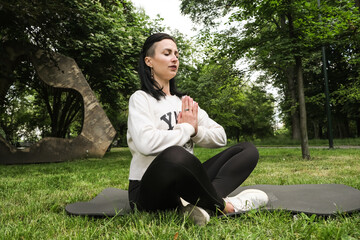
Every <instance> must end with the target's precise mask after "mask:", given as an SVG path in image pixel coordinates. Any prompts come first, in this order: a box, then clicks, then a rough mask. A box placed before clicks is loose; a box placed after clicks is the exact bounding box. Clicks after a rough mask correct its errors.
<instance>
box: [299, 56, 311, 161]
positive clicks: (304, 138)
mask: <svg viewBox="0 0 360 240" xmlns="http://www.w3.org/2000/svg"><path fill="white" fill-rule="evenodd" d="M295 62H296V67H295V69H296V76H297V83H298V96H299V110H300V132H301V152H302V157H303V158H304V159H310V151H309V142H308V133H307V124H306V107H305V94H304V79H303V69H302V59H301V57H295Z"/></svg>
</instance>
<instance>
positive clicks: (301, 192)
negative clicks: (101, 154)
mask: <svg viewBox="0 0 360 240" xmlns="http://www.w3.org/2000/svg"><path fill="white" fill-rule="evenodd" d="M248 188H255V189H260V190H263V191H264V192H266V193H267V195H268V196H269V203H268V204H267V205H266V206H265V207H264V208H262V209H266V210H272V211H273V210H285V211H290V212H292V213H301V212H302V213H305V214H316V215H323V216H331V215H335V214H338V213H352V212H356V211H360V191H359V190H357V189H355V188H352V187H349V186H346V185H342V184H300V185H254V186H246V187H241V186H240V187H238V188H237V189H235V190H234V191H233V192H232V193H231V194H229V196H234V195H236V194H238V193H240V192H241V191H243V190H245V189H248ZM65 210H66V212H67V213H68V214H70V215H77V216H94V217H105V216H108V217H113V216H120V215H125V214H127V213H130V212H131V208H130V205H129V200H128V193H127V191H126V190H121V189H117V188H106V189H104V190H103V191H102V192H101V193H100V194H98V195H97V196H96V197H95V198H93V199H92V200H90V201H87V202H76V203H72V204H68V205H67V206H66V207H65ZM243 213H244V212H238V213H231V214H228V216H236V215H238V214H243Z"/></svg>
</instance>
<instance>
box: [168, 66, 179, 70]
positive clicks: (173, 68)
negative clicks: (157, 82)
mask: <svg viewBox="0 0 360 240" xmlns="http://www.w3.org/2000/svg"><path fill="white" fill-rule="evenodd" d="M169 68H170V69H171V70H176V69H177V66H175V65H173V66H169Z"/></svg>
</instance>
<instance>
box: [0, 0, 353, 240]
mask: <svg viewBox="0 0 360 240" xmlns="http://www.w3.org/2000/svg"><path fill="white" fill-rule="evenodd" d="M137 2H138V1H137ZM179 3H180V5H179V7H180V9H179V10H178V11H179V12H181V13H182V14H185V16H188V17H189V18H190V19H191V20H192V21H193V22H194V23H193V24H194V26H193V27H194V28H195V29H196V31H195V30H194V31H193V32H192V33H191V34H190V35H186V33H185V31H184V30H178V29H181V28H180V27H179V28H177V25H178V26H180V25H181V24H182V22H181V21H178V23H174V24H171V26H167V24H165V22H164V21H163V20H162V19H161V15H160V16H159V17H155V18H154V17H152V18H150V17H149V16H148V15H147V13H146V10H145V11H144V10H143V9H141V8H139V5H136V4H138V3H132V2H131V1H126V0H108V1H105V0H103V1H101V0H99V1H96V0H83V1H76V0H66V1H63V0H54V1H45V0H33V1H24V0H15V1H5V0H1V1H0V43H1V45H0V60H1V61H0V64H1V65H0V66H1V68H0V70H1V71H0V86H1V87H3V86H4V85H8V86H9V88H8V89H9V90H8V91H6V92H3V91H0V137H1V138H3V139H5V140H6V141H7V142H9V143H11V144H12V145H14V146H17V147H19V148H24V147H25V148H26V147H29V145H30V144H33V143H35V142H37V141H39V140H40V139H42V138H45V137H59V138H74V137H76V136H77V135H78V134H79V133H80V132H81V127H82V121H83V112H82V111H83V108H82V99H81V97H80V96H79V94H77V93H76V92H75V91H71V90H66V89H56V88H51V87H49V86H47V85H45V84H44V83H43V82H42V81H41V80H40V79H39V77H38V76H37V75H36V72H35V70H34V68H33V66H32V64H31V62H30V61H29V60H28V59H26V58H23V59H20V61H18V62H17V64H16V65H15V66H14V68H13V69H11V71H10V72H9V71H5V69H7V68H6V66H4V63H5V62H6V61H5V60H6V59H4V56H6V54H4V51H5V49H4V47H3V46H5V45H7V44H11V45H12V46H15V47H16V46H19V47H22V46H24V45H25V46H28V45H31V46H32V47H36V48H39V49H44V50H45V51H54V52H58V53H61V54H63V55H66V56H69V57H71V58H73V59H75V61H76V63H77V64H78V65H79V67H80V68H81V70H82V72H83V74H84V76H85V77H86V79H87V81H88V83H89V85H90V86H91V88H92V90H93V91H94V92H95V94H96V96H97V97H98V100H99V102H100V104H101V106H102V107H103V109H104V110H105V112H106V114H107V116H108V117H109V119H110V121H111V123H112V125H113V126H114V127H115V129H116V131H117V136H116V138H115V139H114V142H113V143H112V145H111V149H109V152H108V153H107V154H106V155H105V156H104V158H103V159H93V158H90V159H82V160H78V161H76V162H69V163H61V164H55V165H54V164H48V165H29V166H1V168H0V170H1V179H2V181H1V184H0V187H1V190H2V191H1V212H0V214H1V225H2V226H3V227H2V228H1V232H0V234H1V236H2V237H5V238H8V237H10V238H28V239H30V238H36V237H40V238H56V237H57V234H58V233H57V231H58V232H62V233H63V234H64V238H82V237H86V238H99V237H100V238H117V237H118V238H121V236H123V235H122V234H124V236H128V237H137V238H139V237H140V238H144V239H145V238H148V237H150V238H160V237H159V236H166V237H167V238H169V236H172V237H173V236H176V233H178V235H179V236H180V237H181V236H183V238H186V236H188V237H189V238H196V237H203V238H211V236H212V234H214V236H220V238H231V237H233V236H242V237H243V238H244V236H250V238H255V237H256V236H258V237H260V238H269V237H270V238H271V237H273V238H276V237H277V236H280V238H304V239H305V238H306V239H308V238H322V239H327V237H329V236H330V238H331V237H332V238H335V239H341V238H347V239H357V238H359V236H360V233H359V230H358V229H359V226H360V224H359V222H360V220H359V215H358V214H357V215H356V214H355V215H354V216H351V217H347V216H346V217H344V216H341V217H339V218H334V219H330V220H329V219H323V218H316V217H308V216H303V215H301V216H298V217H297V219H298V220H294V218H293V217H292V216H290V215H288V214H287V213H263V215H262V214H260V215H256V213H254V216H251V217H246V216H244V217H242V218H240V219H229V220H227V221H229V222H230V224H229V225H232V226H236V230H234V229H233V228H230V227H229V226H224V228H220V227H219V226H222V225H223V223H224V222H221V221H220V222H217V220H213V221H215V222H214V223H213V225H212V226H211V227H210V228H209V229H208V230H207V231H205V232H202V233H201V231H200V230H198V229H197V228H196V227H193V226H191V225H190V227H189V225H188V222H187V221H186V220H184V219H182V218H181V217H178V216H173V215H171V214H168V215H162V214H160V213H159V215H156V216H154V215H151V214H150V215H145V216H141V215H139V214H135V215H133V216H128V217H124V218H123V219H103V220H99V219H92V220H89V219H78V218H74V220H72V219H71V218H67V216H66V214H65V213H64V210H63V208H64V206H65V205H66V204H67V203H71V202H74V201H81V200H86V199H91V198H92V197H94V196H95V195H96V194H97V193H99V192H100V191H101V189H103V188H105V187H118V188H123V189H126V188H127V171H128V164H129V161H130V158H131V157H130V155H129V152H128V149H127V148H126V121H127V107H128V106H127V104H128V99H129V96H130V95H131V94H132V93H133V92H134V91H135V90H136V89H138V87H139V80H138V77H137V73H136V68H137V61H138V55H139V52H140V49H141V46H142V43H143V42H144V40H145V39H146V37H148V36H149V35H150V34H152V33H155V32H168V33H170V34H172V35H173V36H174V37H175V38H176V40H177V44H178V48H179V50H180V56H181V57H180V62H181V67H180V71H179V74H178V76H177V84H178V87H179V88H180V89H181V90H182V91H184V92H186V93H187V94H188V95H190V96H193V97H194V99H195V100H196V101H197V102H198V103H199V105H200V107H202V108H203V109H205V110H206V111H207V112H208V114H209V115H210V116H211V117H212V118H213V119H214V120H216V121H217V122H218V123H220V124H221V125H223V126H224V128H225V130H226V132H227V135H228V138H229V144H232V143H236V142H238V141H252V142H254V143H255V144H256V145H257V146H267V147H274V146H276V147H279V146H282V147H283V146H294V147H295V148H294V149H292V148H290V149H282V148H276V149H272V148H260V155H261V159H260V161H261V162H260V164H259V167H258V169H259V170H257V171H255V172H254V175H253V176H252V178H250V179H249V181H248V182H246V183H245V184H246V185H251V184H299V183H341V184H347V185H350V186H353V187H355V188H358V189H359V188H360V182H359V179H358V175H359V173H360V163H359V154H358V153H359V152H358V149H357V148H356V147H357V146H359V145H360V144H359V142H360V141H359V136H360V101H359V100H360V76H359V73H360V68H359V64H360V58H359V54H360V46H359V45H360V34H359V27H360V17H359V15H360V10H359V6H360V3H359V1H358V0H352V1H350V0H349V1H321V4H320V6H319V1H315V0H311V1H310V0H309V1H308V0H297V1H292V0H290V1H279V0H278V1H275V0H267V1H251V2H250V1H236V0H235V1H220V0H204V1H193V0H181V1H179ZM155 4H161V1H156V2H154V5H155ZM164 5H165V4H164ZM136 6H137V7H136ZM159 8H160V6H159ZM194 32H195V33H194ZM322 50H324V51H322ZM323 52H324V53H325V54H324V55H325V56H326V58H325V61H324V58H323V56H324V55H323ZM324 63H326V68H323V66H324ZM244 66H246V67H245V68H244ZM325 70H326V73H327V76H328V81H327V82H328V88H329V105H328V106H329V110H330V119H331V125H329V118H328V116H329V115H327V112H326V106H327V103H326V102H327V101H326V100H327V99H326V98H327V97H326V91H325V90H326V89H325V86H326V84H325V80H324V73H325ZM255 73H256V74H255ZM4 89H5V87H4ZM6 89H7V88H6ZM269 89H270V90H269ZM274 93H276V94H274ZM330 133H331V135H333V137H334V148H335V149H332V150H329V149H328V147H329V140H328V139H329V137H330ZM311 146H323V147H324V149H321V148H316V149H314V148H311ZM344 146H346V147H347V148H349V147H350V146H352V148H349V149H343V148H344ZM214 151H216V150H203V149H196V153H197V154H198V155H199V157H200V159H202V160H204V159H206V157H207V156H210V155H211V154H213V153H214ZM303 159H307V160H309V159H311V161H304V160H303ZM279 166H281V168H280V167H279ZM99 170H101V171H99ZM277 214H279V215H277ZM274 215H275V216H274ZM136 219H137V220H136ZM139 219H140V220H139ZM274 219H277V220H274ZM52 221H54V223H52V224H49V222H52ZM169 221H170V222H171V224H169V225H168V226H167V225H166V224H167V223H168V222H169ZM240 221H241V222H243V223H244V224H243V225H241V223H240ZM271 221H272V223H270V222H271ZM265 222H266V224H265ZM264 224H265V226H264ZM45 225H47V227H45ZM120 225H121V226H122V227H121V228H120V229H118V227H119V226H120ZM277 225H279V226H281V227H280V228H279V230H277V229H278V227H277ZM166 226H167V227H168V228H167V227H166ZM83 227H86V228H87V230H84V229H83ZM266 227H267V228H268V229H269V230H266V229H265V228H266ZM146 228H148V229H146ZM161 229H162V230H161ZM164 229H165V230H164ZM217 231H220V232H218V233H216V232H217ZM182 234H183V235H182ZM203 234H205V235H203ZM251 236H252V237H251ZM58 237H60V238H61V236H58ZM124 238H125V237H124ZM214 238H215V237H214Z"/></svg>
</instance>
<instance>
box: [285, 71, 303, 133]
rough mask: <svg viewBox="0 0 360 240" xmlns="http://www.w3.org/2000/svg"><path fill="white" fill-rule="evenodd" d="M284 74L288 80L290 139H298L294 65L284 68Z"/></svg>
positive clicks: (298, 123)
mask: <svg viewBox="0 0 360 240" xmlns="http://www.w3.org/2000/svg"><path fill="white" fill-rule="evenodd" d="M286 75H287V80H288V87H289V94H290V98H291V111H290V115H291V132H292V139H295V140H300V121H299V111H298V105H297V98H296V90H295V75H294V67H293V66H290V67H288V68H287V69H286Z"/></svg>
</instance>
